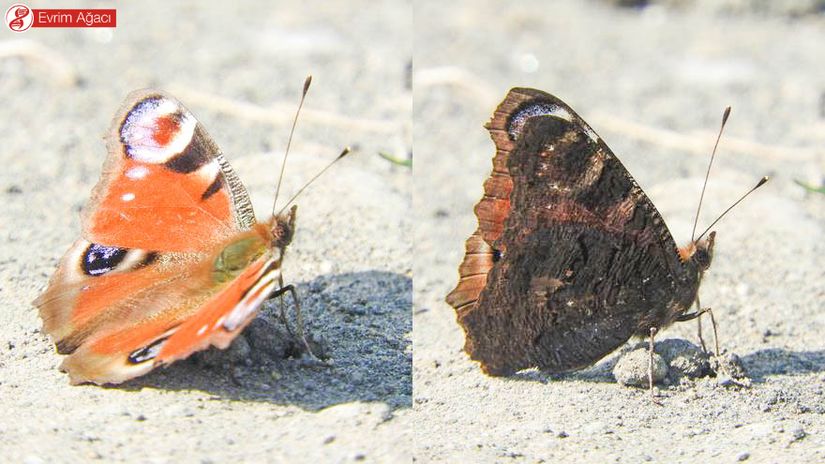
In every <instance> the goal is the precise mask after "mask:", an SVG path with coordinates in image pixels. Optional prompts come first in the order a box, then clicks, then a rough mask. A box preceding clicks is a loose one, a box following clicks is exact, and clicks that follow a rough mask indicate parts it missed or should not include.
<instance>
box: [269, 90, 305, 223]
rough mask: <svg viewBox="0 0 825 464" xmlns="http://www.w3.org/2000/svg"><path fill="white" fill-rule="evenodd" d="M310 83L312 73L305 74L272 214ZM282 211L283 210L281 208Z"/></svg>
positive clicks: (276, 189)
mask: <svg viewBox="0 0 825 464" xmlns="http://www.w3.org/2000/svg"><path fill="white" fill-rule="evenodd" d="M311 83H312V75H309V76H307V78H306V79H305V80H304V90H303V92H301V101H300V102H299V103H298V110H296V111H295V118H293V119H292V128H291V129H290V130H289V138H288V139H287V141H286V151H285V152H284V162H283V163H281V173H280V174H279V175H278V184H277V186H276V187H275V201H274V202H273V203H272V215H273V216H274V215H275V207H276V206H277V204H278V194H279V193H280V192H281V181H282V180H283V179H284V170H285V169H286V158H287V156H289V147H290V146H291V145H292V135H293V134H295V126H296V125H297V124H298V115H299V114H301V108H303V106H304V100H305V99H306V96H307V92H308V91H309V85H310V84H311ZM281 211H283V210H281Z"/></svg>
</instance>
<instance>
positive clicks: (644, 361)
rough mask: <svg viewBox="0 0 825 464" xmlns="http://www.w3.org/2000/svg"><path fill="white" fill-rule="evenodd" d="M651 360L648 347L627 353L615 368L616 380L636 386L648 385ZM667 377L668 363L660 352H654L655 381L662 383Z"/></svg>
mask: <svg viewBox="0 0 825 464" xmlns="http://www.w3.org/2000/svg"><path fill="white" fill-rule="evenodd" d="M649 360H650V355H649V353H648V350H647V348H638V349H635V350H633V351H631V352H629V353H627V354H625V355H624V356H622V357H621V359H619V362H617V363H616V366H615V367H614V368H613V376H614V377H615V378H616V382H618V383H620V384H622V385H629V386H634V387H643V386H646V385H648V383H649V381H648V370H649V369H648V367H649V366H648V365H649ZM665 377H667V364H666V363H665V361H664V359H662V357H661V356H659V354H658V353H655V352H654V353H653V383H660V382H661V381H662V380H664V378H665Z"/></svg>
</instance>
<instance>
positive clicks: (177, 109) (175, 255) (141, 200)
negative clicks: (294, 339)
mask: <svg viewBox="0 0 825 464" xmlns="http://www.w3.org/2000/svg"><path fill="white" fill-rule="evenodd" d="M309 83H310V79H309V78H308V79H307V81H306V82H305V84H304V93H303V95H304V96H305V95H306V91H307V89H308V87H309ZM301 102H302V103H303V96H302V100H301ZM299 108H300V107H299ZM293 128H294V125H293ZM346 153H347V151H346V150H345V151H344V153H342V155H341V156H343V155H344V154H346ZM341 156H339V157H338V158H337V159H340V158H341ZM295 214H296V207H295V206H292V207H291V208H290V209H289V210H288V211H286V212H283V213H276V212H275V211H274V210H273V215H272V217H271V218H270V219H269V220H268V221H265V222H258V221H256V219H255V215H254V212H253V210H252V204H251V203H250V200H249V195H248V194H247V191H246V188H245V187H244V186H243V184H242V183H241V181H240V180H239V179H238V176H237V175H236V174H235V172H234V171H233V170H232V167H231V166H230V165H229V163H228V162H227V161H226V159H225V158H224V156H223V155H222V154H221V151H220V149H219V148H218V147H217V145H216V144H215V142H213V140H212V138H211V137H210V136H209V135H208V134H207V133H206V130H205V129H204V128H203V126H202V125H201V124H200V123H199V122H198V121H197V120H196V119H195V117H194V116H193V115H192V113H191V112H190V111H189V110H187V109H186V108H185V107H184V106H183V105H182V104H181V103H180V102H179V101H178V100H176V99H175V98H174V97H172V96H171V95H168V94H166V93H164V92H161V91H157V90H140V91H136V92H133V93H132V94H130V95H129V96H128V97H127V98H126V101H125V103H124V104H123V107H122V108H121V110H120V111H119V112H118V114H117V115H116V116H115V118H114V122H113V125H112V129H111V132H110V134H109V138H108V157H107V159H106V162H105V164H104V165H103V172H102V175H101V179H100V181H99V182H98V184H97V186H96V187H95V188H94V190H93V191H92V195H91V199H90V200H89V203H88V204H87V206H86V208H85V211H84V214H83V216H82V234H81V238H80V239H79V240H77V241H76V242H75V243H74V244H73V245H72V246H71V248H69V250H68V251H67V252H66V254H65V255H64V256H63V258H62V259H61V261H60V263H59V265H58V268H57V270H56V271H55V273H54V275H53V276H52V278H51V280H50V282H49V286H48V288H47V289H46V290H45V292H44V293H43V294H42V295H41V296H40V297H38V298H37V299H36V300H35V301H34V303H33V304H34V305H35V306H36V307H38V308H39V311H40V317H41V318H42V320H43V328H44V330H45V332H47V333H48V334H49V335H50V336H51V337H52V339H53V340H54V342H55V344H56V346H57V351H58V353H60V354H63V355H67V357H66V358H65V359H64V360H63V363H62V365H61V369H62V370H64V371H66V372H68V374H69V376H70V379H71V382H72V383H73V384H79V383H85V382H92V383H96V384H106V383H120V382H123V381H125V380H128V379H130V378H133V377H137V376H140V375H143V374H146V373H147V372H149V371H151V370H152V369H153V368H155V367H157V366H159V365H166V364H169V363H172V362H174V361H176V360H179V359H183V358H186V357H188V356H189V355H191V354H192V353H194V352H196V351H199V350H203V349H205V348H207V347H209V346H210V345H214V346H217V347H218V348H221V349H223V348H226V347H227V346H229V344H230V342H231V341H232V340H233V339H234V338H235V337H236V336H237V335H238V334H239V333H241V331H242V330H243V329H244V327H246V326H247V325H248V324H249V323H250V322H251V321H252V320H253V319H254V318H255V316H256V314H257V312H258V309H259V308H260V307H261V305H262V304H263V302H264V301H266V300H267V299H269V298H270V297H273V296H277V295H281V294H283V293H285V292H292V295H293V297H296V295H295V290H294V287H293V286H291V285H286V286H284V284H283V278H282V276H281V262H282V259H283V257H284V252H285V250H286V247H287V246H288V245H289V244H290V242H291V240H292V236H293V233H294V232H295ZM295 302H296V304H297V298H296V300H295Z"/></svg>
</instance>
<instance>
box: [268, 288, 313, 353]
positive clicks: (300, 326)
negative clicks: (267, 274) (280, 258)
mask: <svg viewBox="0 0 825 464" xmlns="http://www.w3.org/2000/svg"><path fill="white" fill-rule="evenodd" d="M278 283H279V285H280V288H278V289H277V290H275V291H274V292H272V298H276V297H280V296H281V295H283V294H284V293H287V292H289V293H290V294H291V295H292V301H293V302H295V326H296V329H297V332H298V333H297V335H298V338H300V339H301V342H303V344H304V347H305V348H306V350H307V353H308V354H309V356H310V358H312V359H313V360H315V361H317V362H319V363H321V364H325V363H324V362H323V361H322V360H321V359H320V358H318V356H315V353H313V351H312V347H311V346H310V345H309V341H307V339H306V336H304V317H303V315H302V314H301V303H300V300H298V292H297V290H295V286H294V285H292V284H289V285H283V278H281V279H280V280H279V282H278ZM281 301H283V299H281ZM281 309H283V307H281ZM281 317H282V318H283V320H284V325H286V329H287V331H289V333H290V335H292V331H291V330H289V324H288V323H287V322H286V315H285V314H284V313H283V312H282V313H281Z"/></svg>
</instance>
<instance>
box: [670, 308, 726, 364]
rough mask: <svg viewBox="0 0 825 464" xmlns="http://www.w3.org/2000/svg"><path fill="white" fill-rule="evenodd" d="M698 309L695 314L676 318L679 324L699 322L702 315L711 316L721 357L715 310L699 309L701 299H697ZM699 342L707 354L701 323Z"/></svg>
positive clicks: (714, 338) (714, 340)
mask: <svg viewBox="0 0 825 464" xmlns="http://www.w3.org/2000/svg"><path fill="white" fill-rule="evenodd" d="M696 307H697V310H696V311H695V312H692V313H689V314H682V315H681V316H679V317H677V318H676V321H678V322H684V321H689V320H691V319H696V320H699V319H700V318H701V316H702V314H705V313H708V314H709V315H710V323H711V326H713V342H714V345H715V348H716V356H719V333H718V331H717V329H716V318H715V317H713V310H712V309H711V308H702V309H699V307H700V306H699V298H698V297H697V298H696ZM699 341H700V342H701V344H702V351H704V352H705V353H707V349H706V348H705V341H704V340H703V339H702V325H701V322H700V324H699Z"/></svg>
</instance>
